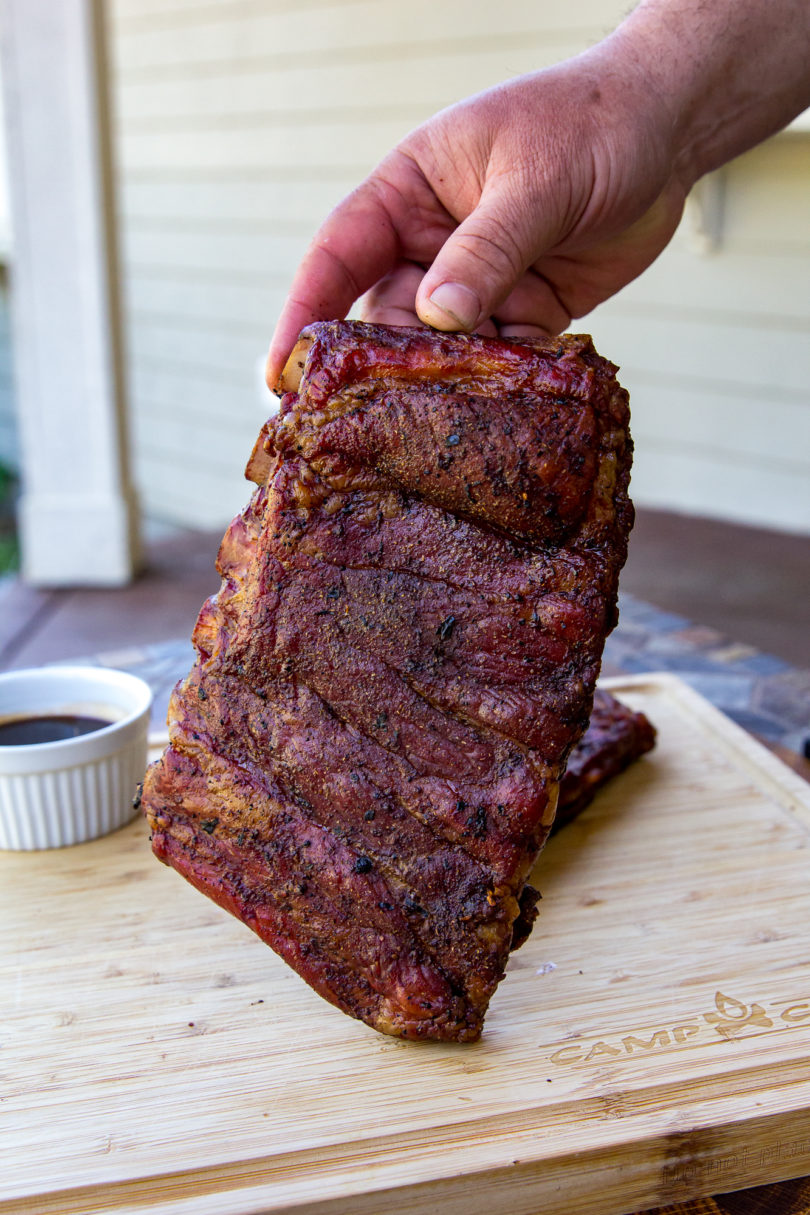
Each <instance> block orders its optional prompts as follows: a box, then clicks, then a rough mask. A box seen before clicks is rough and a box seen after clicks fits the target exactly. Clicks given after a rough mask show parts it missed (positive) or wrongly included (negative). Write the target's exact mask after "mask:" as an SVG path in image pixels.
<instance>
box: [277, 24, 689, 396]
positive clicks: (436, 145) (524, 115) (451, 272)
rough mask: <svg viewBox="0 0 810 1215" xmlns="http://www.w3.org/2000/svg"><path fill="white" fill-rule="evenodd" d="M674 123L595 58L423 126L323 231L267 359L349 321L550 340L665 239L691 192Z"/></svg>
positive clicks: (520, 82)
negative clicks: (350, 316) (675, 146)
mask: <svg viewBox="0 0 810 1215" xmlns="http://www.w3.org/2000/svg"><path fill="white" fill-rule="evenodd" d="M670 128H671V123H670V121H669V117H668V115H667V114H666V112H665V111H664V109H663V107H662V106H661V105H659V104H657V103H656V99H655V98H654V97H651V96H649V95H647V94H646V92H645V86H644V82H643V80H642V79H641V77H640V76H639V75H638V73H634V71H633V70H632V69H631V68H629V67H628V69H627V70H626V72H625V73H624V74H623V75H621V76H620V75H619V74H617V72H616V70H615V64H611V60H610V58H609V56H608V55H607V54H606V53H605V51H604V49H603V48H596V50H595V51H594V52H588V53H586V54H585V55H582V56H580V57H579V58H578V59H575V60H571V61H569V62H567V63H564V64H561V65H558V66H557V67H554V68H551V69H548V70H546V71H543V72H538V73H534V74H532V75H530V76H524V77H521V78H519V79H516V80H514V81H512V82H510V83H508V84H505V85H501V86H499V87H497V88H495V89H492V90H489V91H488V92H485V93H482V94H479V95H478V96H476V97H473V98H470V99H469V100H468V101H464V102H462V103H461V104H459V105H456V106H453V107H452V108H451V109H449V110H445V111H443V112H442V113H440V114H438V115H436V116H435V117H434V118H432V119H431V120H430V121H429V122H427V123H426V124H425V125H424V126H422V127H420V128H418V129H417V130H416V131H414V132H413V133H412V134H411V135H409V136H408V137H407V138H406V139H405V140H403V142H402V143H401V144H400V145H399V146H398V147H397V148H396V149H395V150H394V151H393V152H392V153H390V155H389V156H387V157H386V159H385V160H383V161H382V163H381V164H380V165H379V166H378V168H377V169H376V170H375V171H374V172H373V173H372V174H371V175H370V177H368V178H367V179H366V181H364V182H363V183H362V185H360V186H359V187H358V189H356V190H355V191H354V192H353V193H352V194H350V195H349V196H348V198H346V199H345V200H344V201H343V202H342V203H341V204H340V205H339V206H338V207H337V208H336V209H335V210H334V211H333V212H332V213H331V215H330V216H329V217H328V218H327V220H326V221H325V223H324V224H323V226H322V227H321V229H320V230H319V231H318V233H317V234H316V236H315V238H314V240H313V241H312V243H311V245H310V248H309V250H308V252H307V254H306V255H305V257H304V260H303V262H302V264H301V266H300V268H299V270H298V273H297V274H296V276H295V279H294V281H293V284H292V287H291V290H290V295H289V299H288V301H287V304H286V306H285V308H284V311H283V313H282V316H281V318H280V320H279V324H278V327H277V330H276V334H275V336H274V340H273V345H272V347H271V352H270V356H269V360H268V383H270V384H271V385H274V384H275V383H276V381H277V379H278V375H279V374H280V372H281V369H282V367H283V365H284V362H285V360H286V358H287V356H288V354H289V351H290V349H291V348H292V345H293V344H294V342H295V340H296V338H297V336H298V334H299V332H300V330H301V329H302V328H303V326H304V325H306V324H308V323H309V322H310V321H312V320H320V319H330V318H333V317H343V316H345V315H346V313H347V312H348V310H349V309H350V308H351V306H352V305H353V304H354V303H355V301H356V300H357V299H358V298H359V297H361V296H363V295H365V298H364V300H363V303H362V309H361V314H362V316H363V317H364V319H366V320H373V321H379V322H384V323H389V324H400V325H408V324H410V325H413V324H419V323H420V322H422V323H425V324H428V325H432V326H434V327H435V328H437V329H445V330H467V331H473V330H477V331H479V332H482V333H490V334H492V333H496V332H500V333H501V334H502V335H504V336H520V335H533V334H544V333H559V332H561V331H562V330H563V329H565V328H566V327H567V326H568V324H569V322H570V320H571V319H572V317H576V316H582V315H583V314H584V313H586V312H589V311H590V310H591V309H592V308H594V307H595V306H596V305H597V304H599V303H601V302H602V301H603V300H605V299H607V298H608V297H609V296H610V295H612V294H613V293H614V292H616V291H618V290H619V288H620V287H622V286H624V285H625V284H626V283H628V282H630V280H631V279H633V278H635V277H636V275H638V274H639V273H641V271H642V270H643V269H644V268H645V267H646V266H648V265H649V264H650V262H652V261H653V260H654V258H655V257H657V256H658V254H659V253H660V252H661V250H662V249H663V248H664V246H665V245H666V244H667V243H668V241H669V240H670V238H671V236H672V234H673V232H674V230H675V228H676V226H677V223H678V220H679V218H680V215H681V211H682V209H683V203H684V199H685V195H686V188H685V186H684V185H682V184H681V183H680V182H679V181H678V180H677V179H676V178H675V177H674V176H673V175H672V154H671V148H670V147H669V145H668V140H667V132H668V130H669V129H670Z"/></svg>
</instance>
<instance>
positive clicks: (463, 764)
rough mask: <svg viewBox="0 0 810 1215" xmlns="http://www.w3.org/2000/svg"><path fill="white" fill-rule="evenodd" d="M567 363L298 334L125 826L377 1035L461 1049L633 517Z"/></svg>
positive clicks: (448, 345) (575, 718) (612, 396)
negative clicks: (157, 751) (135, 813)
mask: <svg viewBox="0 0 810 1215" xmlns="http://www.w3.org/2000/svg"><path fill="white" fill-rule="evenodd" d="M615 371H616V368H615V367H614V366H613V365H612V364H611V363H609V362H607V361H606V360H605V359H603V358H601V357H600V356H599V355H598V354H597V353H596V352H595V350H594V348H593V345H592V343H591V341H590V339H589V338H586V337H574V336H566V337H562V338H554V339H549V340H543V341H540V340H534V341H532V340H525V341H524V340H520V341H501V340H496V339H489V338H482V337H476V336H458V335H446V334H438V333H435V332H432V331H428V330H417V329H394V328H388V327H385V326H376V325H363V324H361V323H352V322H322V323H319V324H315V325H312V326H310V327H309V328H308V329H307V330H305V331H304V333H303V335H302V338H301V340H300V341H299V345H298V346H297V347H296V351H295V352H294V355H293V357H292V358H291V360H290V363H289V364H288V366H287V369H286V370H285V374H284V377H283V379H284V381H285V382H284V385H283V386H284V387H285V388H287V389H289V391H286V392H285V395H284V396H283V398H282V402H281V409H280V413H279V415H278V417H277V418H275V419H273V421H272V422H271V423H269V424H268V425H267V426H266V427H265V428H264V430H263V432H262V435H261V436H260V441H259V443H258V444H257V447H256V450H255V451H254V454H253V456H252V458H251V461H250V464H249V466H248V474H249V475H250V476H251V477H252V479H254V480H255V481H256V482H257V485H258V488H257V489H256V491H255V493H254V495H253V497H252V499H251V501H250V503H249V505H248V506H247V508H246V509H245V511H244V512H243V513H242V515H240V516H239V517H237V518H236V519H235V520H234V521H233V523H232V524H231V526H230V528H229V529H228V531H227V533H226V535H225V538H224V540H223V542H222V546H221V549H220V552H219V557H218V562H217V568H218V571H219V573H220V575H221V577H222V585H221V588H220V590H219V593H218V594H217V595H215V596H214V597H213V598H211V599H209V600H208V601H207V602H206V603H205V605H204V606H203V608H202V611H201V613H200V616H199V619H198V621H197V625H196V628H195V632H194V637H193V641H194V645H195V648H196V651H197V659H196V662H195V664H194V667H193V669H192V671H191V673H190V674H189V676H188V677H187V678H186V680H185V681H184V682H182V683H181V684H180V685H178V687H177V689H176V690H175V692H174V695H173V699H172V702H171V706H170V710H169V726H170V745H169V747H168V749H167V751H166V753H165V754H164V756H163V757H162V759H160V760H159V761H158V762H157V763H156V764H155V765H153V766H152V768H151V769H150V771H149V772H148V774H147V779H146V782H145V787H144V792H143V804H144V807H145V809H146V812H147V815H148V818H149V822H150V825H151V829H152V841H153V848H154V851H155V853H156V854H157V856H158V857H159V858H160V859H161V860H163V861H165V862H166V863H168V864H170V865H172V866H174V868H176V869H177V870H178V871H179V872H180V873H181V874H183V876H184V877H186V878H187V879H188V880H189V881H190V882H191V883H192V884H193V885H194V886H196V887H197V888H198V889H199V890H201V891H203V892H204V893H205V894H207V895H209V896H210V897H211V898H212V899H214V900H215V901H216V902H217V903H219V904H220V905H221V906H223V907H225V908H227V909H228V910H229V911H231V912H232V913H233V914H234V915H236V916H237V917H238V918H239V919H241V920H243V921H244V922H245V923H246V924H247V925H248V926H249V927H251V928H252V929H253V930H254V931H255V932H256V933H258V935H259V936H260V937H261V938H262V939H263V940H264V941H266V942H267V943H268V944H269V945H271V946H272V947H273V949H275V950H276V951H277V952H278V953H279V954H280V955H281V957H283V958H284V959H285V960H286V961H287V962H288V963H289V964H290V965H291V966H293V967H294V968H295V969H296V970H297V971H298V972H299V974H300V975H302V976H303V978H304V979H305V980H306V981H307V982H308V983H310V984H311V986H312V987H314V988H315V990H316V991H318V992H319V993H320V994H321V995H322V996H324V997H325V998H326V999H327V1000H330V1001H332V1003H334V1004H336V1005H337V1006H338V1007H340V1008H341V1009H343V1011H344V1012H346V1013H349V1014H351V1015H353V1016H356V1017H359V1018H361V1019H362V1020H363V1021H365V1022H367V1023H368V1024H369V1025H371V1026H373V1027H374V1028H375V1029H377V1030H380V1031H381V1032H383V1033H388V1034H394V1035H398V1036H401V1037H408V1038H428V1039H444V1040H457V1041H473V1040H475V1039H476V1038H478V1037H479V1035H480V1033H481V1028H482V1023H483V1018H484V1015H485V1012H486V1009H487V1006H488V1003H489V1001H490V998H491V996H492V994H493V992H494V990H495V988H496V986H497V984H498V982H499V980H500V979H501V977H502V975H503V972H504V967H505V965H506V961H507V958H508V955H509V951H510V948H512V947H513V946H514V945H515V944H516V943H518V941H519V939H521V938H523V937H525V935H526V933H527V931H528V929H529V927H530V925H531V920H532V917H533V904H534V902H535V901H536V898H537V895H536V892H535V891H533V890H532V889H531V887H529V886H528V885H527V884H526V879H527V876H528V874H529V871H530V870H531V867H532V865H533V863H534V861H535V859H536V857H537V854H538V851H539V850H540V848H541V847H542V845H543V843H544V841H545V839H546V837H547V835H548V833H549V830H550V828H551V825H552V821H553V819H554V812H555V806H556V804H557V797H558V791H559V781H560V777H561V774H562V772H563V770H564V767H565V763H566V759H567V757H568V754H569V752H570V750H571V748H572V747H573V746H574V744H575V743H576V741H577V739H578V738H579V737H580V735H581V733H582V732H583V730H584V729H585V726H586V725H587V721H588V715H589V712H590V708H591V702H592V697H593V692H594V684H595V681H596V677H597V674H598V672H599V666H600V661H601V654H602V647H603V643H604V639H605V636H606V635H607V633H608V632H609V631H610V629H611V628H612V627H613V625H614V623H615V619H616V593H617V582H618V575H619V570H620V568H621V566H622V564H623V562H624V558H625V554H626V545H627V536H628V533H629V529H630V526H631V522H632V506H631V504H630V501H629V499H628V494H627V486H628V481H629V473H630V461H631V442H630V438H629V434H628V429H627V427H628V417H629V412H628V404H627V394H626V392H625V391H624V390H623V389H622V388H621V387H620V386H619V385H618V384H617V382H616V380H615V378H614V373H615Z"/></svg>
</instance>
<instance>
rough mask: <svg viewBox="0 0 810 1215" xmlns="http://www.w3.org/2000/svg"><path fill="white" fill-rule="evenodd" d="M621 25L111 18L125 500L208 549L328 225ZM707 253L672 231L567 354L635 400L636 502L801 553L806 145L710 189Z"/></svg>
mask: <svg viewBox="0 0 810 1215" xmlns="http://www.w3.org/2000/svg"><path fill="white" fill-rule="evenodd" d="M626 8H627V5H626V3H621V4H618V3H613V2H612V0H585V2H582V3H580V4H578V5H576V6H563V5H558V4H555V5H553V4H551V3H549V2H547V0H531V2H525V3H524V2H523V0H512V2H510V3H509V4H506V5H502V6H501V7H500V8H499V9H498V11H497V16H496V17H494V16H493V10H492V7H491V5H482V4H475V3H470V0H466V2H463V3H462V2H461V0H443V3H442V4H438V5H437V4H436V3H435V0H430V2H427V0H412V2H411V3H409V4H407V5H404V4H401V3H398V2H397V0H366V2H365V3H351V2H349V0H295V2H294V3H293V2H287V0H110V4H109V10H110V22H109V25H110V31H111V44H112V45H111V49H112V62H113V78H112V84H113V100H114V110H115V118H114V122H115V135H116V149H117V157H118V172H119V190H118V193H119V208H120V230H121V244H122V263H123V287H124V297H125V313H126V324H127V348H128V362H129V385H130V402H131V415H132V430H133V435H134V454H135V463H136V475H137V479H138V483H139V490H140V494H141V499H142V502H143V503H144V506H145V509H146V510H147V512H148V513H150V514H152V515H155V516H159V517H164V518H169V519H172V520H174V521H176V522H180V523H191V524H197V525H200V526H219V525H221V524H223V523H224V522H226V521H227V519H228V518H229V517H230V515H231V514H233V513H234V511H236V510H237V509H239V507H240V506H241V504H242V503H243V501H244V498H245V494H246V487H245V485H244V482H243V480H242V476H241V469H242V466H243V464H244V462H245V458H246V456H247V454H248V453H249V451H250V449H251V446H252V443H253V440H254V438H255V434H256V431H257V429H258V427H259V425H260V423H261V421H262V420H263V417H264V415H265V413H266V412H267V408H268V402H267V399H266V398H263V394H262V390H261V383H260V375H259V371H258V366H259V363H260V361H261V359H262V357H263V354H264V351H265V349H266V346H267V341H268V338H269V335H270V333H271V331H272V327H273V324H274V322H275V319H276V317H277V315H278V312H279V310H280V308H281V305H282V302H283V299H284V294H285V290H286V287H287V285H288V283H289V280H290V277H291V275H292V273H293V271H294V269H295V267H296V265H297V264H298V261H299V259H300V257H301V254H302V253H303V251H304V249H305V247H306V244H307V241H308V239H309V237H310V236H311V235H312V232H313V230H314V228H315V226H316V225H317V224H318V222H319V221H320V220H321V218H322V217H323V216H324V215H325V214H326V213H327V212H328V210H329V209H330V207H331V206H333V205H334V204H335V203H336V202H337V201H338V200H339V199H340V198H341V197H342V196H343V195H344V194H345V193H346V192H347V191H348V190H349V189H351V188H352V187H353V186H354V185H355V184H356V183H357V181H358V180H359V179H360V178H361V177H362V176H363V175H364V174H365V173H367V172H368V170H369V169H370V168H372V167H373V165H374V164H375V163H376V162H377V161H378V160H379V159H380V157H381V156H383V155H384V154H385V152H386V151H387V150H388V149H389V148H390V147H391V145H392V144H393V143H394V142H396V140H398V139H399V138H400V137H401V136H402V135H403V134H405V133H406V132H407V131H408V130H409V129H410V128H411V127H413V126H414V125H416V124H417V123H419V122H420V121H422V120H423V119H424V118H426V117H428V116H429V115H430V114H431V113H433V112H434V111H435V110H436V109H438V108H441V107H442V106H445V105H447V104H450V103H451V102H452V101H454V100H456V99H458V98H460V97H463V96H465V95H467V94H469V93H471V92H474V91H477V90H479V89H481V88H484V87H486V86H488V85H490V84H493V83H495V82H496V81H498V80H501V79H504V78H507V77H510V76H513V75H516V74H519V73H521V72H524V71H529V70H531V69H533V68H535V67H537V66H542V65H543V64H547V63H552V62H555V61H557V60H559V59H561V58H564V57H566V56H567V55H570V54H573V53H575V52H577V51H579V50H581V49H583V48H584V47H586V46H588V45H590V44H592V43H594V42H595V41H597V40H598V39H599V38H601V37H602V36H603V35H604V34H605V32H607V30H609V29H610V28H612V26H613V25H614V24H615V23H616V22H617V21H618V20H619V19H620V18H621V16H622V14H623V12H624V11H626ZM724 180H725V206H724V216H723V223H722V231H721V237H720V243H719V246H718V247H717V248H716V249H715V250H714V251H710V252H701V251H699V250H698V249H697V248H696V247H695V243H694V241H693V240H692V239H691V238H690V235H689V230H690V229H689V224H690V222H691V221H687V222H685V223H684V225H683V226H682V229H681V231H680V232H679V234H678V235H677V236H676V239H675V241H674V242H673V244H672V246H671V247H670V248H669V249H668V250H667V251H666V252H665V253H664V254H663V255H662V257H661V258H660V259H659V260H658V262H656V264H655V265H654V266H653V267H652V268H651V269H650V270H649V271H648V272H647V274H645V275H644V276H643V277H642V278H641V279H639V280H638V281H637V282H636V283H635V284H631V286H630V287H628V288H627V289H626V290H625V291H624V292H622V293H621V294H620V295H619V296H618V297H617V298H616V299H614V300H612V301H610V302H609V303H607V304H606V305H603V306H602V307H601V308H599V309H597V310H596V312H594V313H593V314H591V316H589V317H588V318H585V319H583V320H581V321H578V322H575V323H574V325H573V326H572V327H573V328H575V329H585V330H590V331H592V332H593V333H594V337H595V339H596V342H597V345H598V346H599V348H600V349H601V350H602V351H603V352H604V353H606V354H608V355H609V356H610V357H611V358H613V359H614V360H615V361H616V362H617V363H620V364H621V367H622V373H621V376H622V379H623V382H625V383H626V384H627V386H628V387H629V388H630V390H631V395H632V401H633V416H634V433H635V438H636V446H637V460H636V472H635V474H634V481H633V489H634V494H635V497H636V499H637V501H639V502H641V503H650V504H654V505H659V506H666V507H671V508H675V509H681V510H686V511H696V512H700V513H705V514H709V515H715V516H718V517H725V518H731V519H739V520H745V521H748V522H754V523H761V524H769V525H771V526H777V527H778V526H783V527H787V528H792V529H796V530H810V477H809V476H808V473H810V443H808V442H807V438H808V427H809V426H810V395H808V387H807V386H808V384H810V342H808V336H810V333H809V332H808V331H809V330H810V287H809V286H808V284H810V231H808V226H809V225H808V221H807V214H808V200H810V139H808V136H807V135H802V134H799V135H787V136H781V137H777V138H776V139H773V140H771V141H769V142H768V143H767V144H765V145H763V146H762V147H761V148H758V149H755V150H754V151H752V152H750V153H748V154H747V155H746V156H744V157H741V158H740V159H739V160H738V161H736V162H734V164H732V165H731V166H729V167H728V168H727V169H726V170H724Z"/></svg>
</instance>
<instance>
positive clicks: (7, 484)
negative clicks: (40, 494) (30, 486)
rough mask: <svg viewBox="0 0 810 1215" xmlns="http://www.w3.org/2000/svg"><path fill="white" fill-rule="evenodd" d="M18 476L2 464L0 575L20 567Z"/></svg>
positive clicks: (0, 485)
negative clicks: (16, 504) (16, 505)
mask: <svg viewBox="0 0 810 1215" xmlns="http://www.w3.org/2000/svg"><path fill="white" fill-rule="evenodd" d="M16 494H17V478H16V477H15V475H14V473H13V472H11V470H10V469H8V468H6V467H5V466H4V465H2V464H0V575H2V574H9V573H11V572H12V571H14V570H16V569H19V565H20V548H19V544H18V542H17V533H16V529H15V525H14V499H15V497H16Z"/></svg>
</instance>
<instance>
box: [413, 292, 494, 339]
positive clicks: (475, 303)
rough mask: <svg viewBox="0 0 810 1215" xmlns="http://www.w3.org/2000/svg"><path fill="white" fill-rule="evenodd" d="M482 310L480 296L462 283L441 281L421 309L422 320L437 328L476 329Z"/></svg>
mask: <svg viewBox="0 0 810 1215" xmlns="http://www.w3.org/2000/svg"><path fill="white" fill-rule="evenodd" d="M434 310H435V316H434ZM480 312H481V302H480V300H479V299H478V296H477V295H476V293H475V292H474V291H471V290H470V288H469V287H465V286H464V285H463V284H462V283H440V284H439V286H438V287H436V288H435V289H434V290H433V292H432V293H431V295H430V297H429V299H428V302H427V307H426V308H422V309H420V314H421V316H422V320H423V321H427V323H428V325H433V327H434V328H435V329H456V328H459V329H474V328H475V325H476V324H477V322H478V317H479V314H480ZM448 321H450V322H451V324H448V323H447V322H448Z"/></svg>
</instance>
